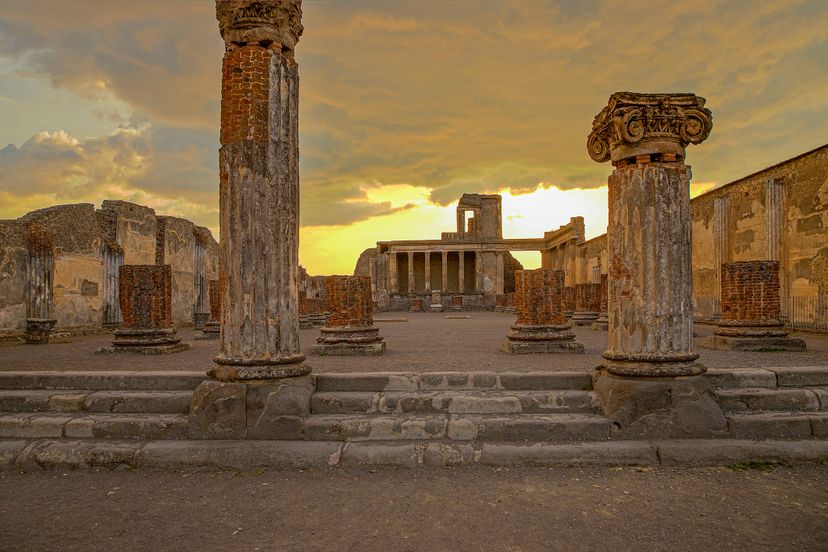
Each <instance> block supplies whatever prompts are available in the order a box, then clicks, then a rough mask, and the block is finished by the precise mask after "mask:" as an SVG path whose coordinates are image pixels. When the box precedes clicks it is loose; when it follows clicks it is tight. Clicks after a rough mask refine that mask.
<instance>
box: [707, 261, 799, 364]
mask: <svg viewBox="0 0 828 552" xmlns="http://www.w3.org/2000/svg"><path fill="white" fill-rule="evenodd" d="M721 289H722V314H721V319H720V320H719V323H718V326H717V327H716V329H715V330H714V331H713V335H712V336H711V337H710V338H708V339H707V340H705V341H703V342H702V345H703V346H705V347H710V348H711V349H726V350H738V351H804V350H805V347H806V346H805V341H804V340H802V339H794V338H791V337H788V332H787V331H786V330H785V326H784V324H783V323H782V320H781V316H782V310H781V306H780V297H779V261H743V262H736V263H724V264H723V265H722V283H721Z"/></svg>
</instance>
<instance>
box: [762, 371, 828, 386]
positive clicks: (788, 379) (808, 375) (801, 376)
mask: <svg viewBox="0 0 828 552" xmlns="http://www.w3.org/2000/svg"><path fill="white" fill-rule="evenodd" d="M768 370H770V371H771V372H774V373H775V374H776V381H777V383H778V385H779V386H780V387H810V386H816V385H819V386H828V368H826V367H825V366H797V367H792V368H768Z"/></svg>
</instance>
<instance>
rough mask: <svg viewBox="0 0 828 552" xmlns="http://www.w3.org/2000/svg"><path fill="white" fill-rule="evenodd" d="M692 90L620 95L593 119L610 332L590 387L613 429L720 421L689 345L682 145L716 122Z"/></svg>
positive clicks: (716, 428) (686, 428)
mask: <svg viewBox="0 0 828 552" xmlns="http://www.w3.org/2000/svg"><path fill="white" fill-rule="evenodd" d="M704 104H705V100H704V98H700V97H698V96H695V95H694V94H635V93H629V92H618V93H615V94H613V95H612V96H611V97H610V100H609V104H608V105H607V106H606V107H605V108H604V109H603V110H602V111H601V113H599V114H598V115H597V116H596V118H595V121H594V122H593V125H592V133H591V134H590V136H589V140H588V143H587V149H588V150H589V154H590V156H591V157H592V158H593V159H594V160H595V161H598V162H603V161H609V160H611V161H612V163H613V165H615V171H614V172H613V173H612V175H610V177H609V227H608V232H607V250H608V255H609V335H608V347H607V351H606V352H605V353H604V358H605V359H606V361H605V363H604V364H603V365H602V366H601V367H600V370H601V372H600V374H601V375H600V377H598V378H597V379H596V382H595V390H596V393H597V395H598V397H599V400H600V401H601V404H602V407H603V409H604V413H605V414H606V415H607V416H608V417H609V418H610V419H611V420H612V421H613V422H614V426H613V427H614V428H615V430H616V431H619V432H624V433H627V434H632V435H651V436H665V435H668V436H682V435H709V434H715V433H717V432H721V431H723V430H724V427H725V419H724V416H723V414H722V412H721V409H720V408H719V407H718V405H717V404H716V402H715V400H713V398H712V396H711V395H710V393H709V391H708V384H707V381H706V380H705V379H704V378H701V377H698V376H699V375H700V374H702V373H704V372H705V368H704V367H703V366H702V365H700V364H698V363H697V362H696V359H697V358H698V354H696V353H695V352H694V351H693V327H692V325H693V312H692V301H691V296H692V293H691V291H692V290H691V287H692V282H693V279H692V271H691V263H690V244H691V240H690V231H691V224H690V168H689V167H688V166H687V165H685V164H684V162H683V161H684V157H685V146H687V145H688V144H699V143H701V142H702V141H704V140H705V139H706V138H707V136H708V134H709V133H710V129H711V127H712V115H711V113H710V111H709V110H708V109H706V108H705V107H704Z"/></svg>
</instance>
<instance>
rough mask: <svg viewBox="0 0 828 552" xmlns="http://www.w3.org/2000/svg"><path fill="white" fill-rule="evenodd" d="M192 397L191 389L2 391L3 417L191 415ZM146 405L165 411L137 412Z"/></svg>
mask: <svg viewBox="0 0 828 552" xmlns="http://www.w3.org/2000/svg"><path fill="white" fill-rule="evenodd" d="M192 396H193V391H192V390H189V389H0V414H22V413H32V414H35V413H42V414H48V413H53V414H82V413H84V412H86V413H90V414H92V413H96V414H98V413H99V414H133V413H134V414H187V413H188V412H189V403H190V402H191V401H192ZM146 403H150V404H152V405H153V406H154V408H157V406H158V405H159V404H160V405H162V408H163V410H156V409H153V410H148V409H146V408H144V407H142V408H141V409H137V408H138V407H139V406H142V405H146ZM178 403H181V404H178ZM185 403H186V404H185ZM130 404H132V406H130ZM107 406H108V407H109V409H106V407H107ZM10 407H11V408H10ZM112 408H115V410H112Z"/></svg>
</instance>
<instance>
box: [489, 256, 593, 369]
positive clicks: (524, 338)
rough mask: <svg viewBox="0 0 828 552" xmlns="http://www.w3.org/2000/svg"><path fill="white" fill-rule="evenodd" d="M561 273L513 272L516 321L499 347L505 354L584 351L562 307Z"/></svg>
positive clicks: (544, 271)
mask: <svg viewBox="0 0 828 552" xmlns="http://www.w3.org/2000/svg"><path fill="white" fill-rule="evenodd" d="M563 279H564V275H563V272H561V271H560V270H549V269H543V268H539V269H537V270H517V271H515V314H516V315H517V320H516V322H515V323H514V324H513V325H512V329H511V331H510V332H509V333H508V334H506V341H505V342H504V343H503V345H502V346H501V350H502V351H503V352H505V353H583V352H584V346H583V345H582V344H581V343H578V342H577V341H575V334H573V333H572V332H571V331H570V330H571V329H572V326H570V325H569V324H568V323H567V321H566V317H565V316H564V315H563V310H562V303H561V300H562V296H561V292H562V291H563Z"/></svg>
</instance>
